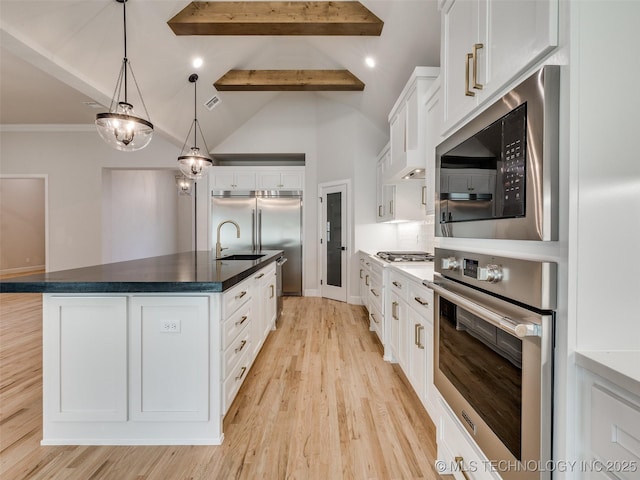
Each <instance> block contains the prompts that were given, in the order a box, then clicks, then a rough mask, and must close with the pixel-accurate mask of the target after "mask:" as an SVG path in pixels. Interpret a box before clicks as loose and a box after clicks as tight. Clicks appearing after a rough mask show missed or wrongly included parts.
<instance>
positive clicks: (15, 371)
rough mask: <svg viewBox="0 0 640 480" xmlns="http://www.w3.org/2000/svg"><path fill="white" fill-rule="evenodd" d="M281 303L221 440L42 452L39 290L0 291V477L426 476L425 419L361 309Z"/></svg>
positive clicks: (428, 430) (429, 457) (294, 300)
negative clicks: (218, 443) (275, 326)
mask: <svg viewBox="0 0 640 480" xmlns="http://www.w3.org/2000/svg"><path fill="white" fill-rule="evenodd" d="M284 305H285V306H284V315H283V318H282V319H281V320H280V321H279V323H278V329H277V330H276V331H273V332H271V334H270V335H269V337H268V338H267V341H266V343H265V345H264V347H263V349H262V351H261V352H260V355H259V356H258V358H257V359H256V361H255V363H254V366H253V368H252V369H251V371H250V373H249V376H248V378H247V379H246V381H245V383H244V385H243V386H242V388H241V390H240V392H239V393H238V396H237V398H236V400H235V401H234V403H233V405H232V406H231V408H230V410H229V412H228V413H227V415H226V417H225V419H224V431H225V440H224V444H223V445H222V446H218V447H210V446H175V447H172V446H166V447H158V446H153V447H146V446H136V447H127V446H119V447H115V446H61V447H51V446H47V447H43V446H40V440H41V438H42V368H41V367H42V347H41V344H42V328H41V323H42V313H41V308H42V301H41V295H39V294H2V295H0V362H1V363H0V478H2V479H3V480H14V479H27V478H28V479H44V478H52V479H65V480H72V479H78V480H88V479H91V480H97V479H113V480H129V479H131V480H147V479H149V480H150V479H196V480H197V479H207V480H208V479H232V478H233V479H309V480H316V479H318V480H321V479H322V480H324V479H380V480H387V479H412V478H425V479H438V478H439V477H438V475H437V473H436V472H435V470H434V468H433V463H434V459H435V457H436V446H435V428H434V425H433V423H432V422H431V419H430V418H429V416H428V415H427V414H426V412H425V411H424V409H423V408H422V406H421V404H420V401H419V400H418V398H417V397H416V396H415V394H414V393H413V391H412V390H411V387H410V386H409V385H408V383H407V380H406V378H405V377H404V375H403V374H402V372H401V371H400V370H399V368H398V367H397V366H395V365H391V364H388V363H386V362H384V361H383V360H382V348H381V346H380V344H379V343H378V342H377V341H376V340H375V339H374V336H375V334H373V333H371V332H369V331H368V327H367V317H366V313H365V311H364V309H363V308H362V307H359V306H353V305H347V304H344V303H340V302H335V301H332V300H327V299H320V298H309V297H304V298H303V297H286V298H285V304H284Z"/></svg>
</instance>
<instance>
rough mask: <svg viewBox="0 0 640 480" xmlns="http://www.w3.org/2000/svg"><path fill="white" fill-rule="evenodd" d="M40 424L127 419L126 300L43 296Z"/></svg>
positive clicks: (122, 420)
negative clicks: (42, 413) (44, 372)
mask: <svg viewBox="0 0 640 480" xmlns="http://www.w3.org/2000/svg"><path fill="white" fill-rule="evenodd" d="M43 312H44V318H43V361H44V365H45V367H46V368H48V369H50V370H49V371H47V372H46V374H45V376H44V384H43V389H44V391H43V394H44V398H43V403H44V415H45V423H46V422H50V421H54V422H124V421H126V420H127V298H126V297H82V298H81V297H57V296H51V295H45V298H44V308H43Z"/></svg>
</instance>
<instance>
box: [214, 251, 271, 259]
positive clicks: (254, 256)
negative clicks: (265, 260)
mask: <svg viewBox="0 0 640 480" xmlns="http://www.w3.org/2000/svg"><path fill="white" fill-rule="evenodd" d="M262 257H264V254H263V255H257V254H254V253H246V254H244V253H240V254H236V255H229V256H228V257H222V258H218V259H216V260H257V259H259V258H262Z"/></svg>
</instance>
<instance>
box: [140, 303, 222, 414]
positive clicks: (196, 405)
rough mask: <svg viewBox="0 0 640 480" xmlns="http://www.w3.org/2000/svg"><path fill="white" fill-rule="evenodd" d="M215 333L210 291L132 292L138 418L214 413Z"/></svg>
mask: <svg viewBox="0 0 640 480" xmlns="http://www.w3.org/2000/svg"><path fill="white" fill-rule="evenodd" d="M209 337H210V332H209V298H208V297H197V296H194V297H191V296H184V297H178V296H166V297H164V296H163V297H155V296H148V297H147V296H134V297H132V298H131V320H130V326H129V361H130V366H129V375H130V396H131V401H130V416H131V419H132V420H140V421H177V420H186V421H198V420H199V421H206V420H208V419H209V379H210V378H211V372H210V355H213V354H214V353H213V352H210V348H209ZM218 352H219V350H216V354H219V353H218Z"/></svg>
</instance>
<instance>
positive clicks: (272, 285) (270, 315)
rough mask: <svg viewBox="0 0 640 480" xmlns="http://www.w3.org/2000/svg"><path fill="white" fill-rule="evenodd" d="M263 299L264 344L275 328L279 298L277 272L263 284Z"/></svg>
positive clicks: (266, 278)
mask: <svg viewBox="0 0 640 480" xmlns="http://www.w3.org/2000/svg"><path fill="white" fill-rule="evenodd" d="M262 299H263V307H262V308H263V312H262V313H263V324H262V342H264V340H265V339H266V338H267V336H268V335H269V332H270V331H271V330H272V329H273V328H274V327H275V324H276V314H277V311H276V310H277V298H276V273H275V271H272V272H270V274H267V275H266V276H265V278H264V280H263V282H262Z"/></svg>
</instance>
